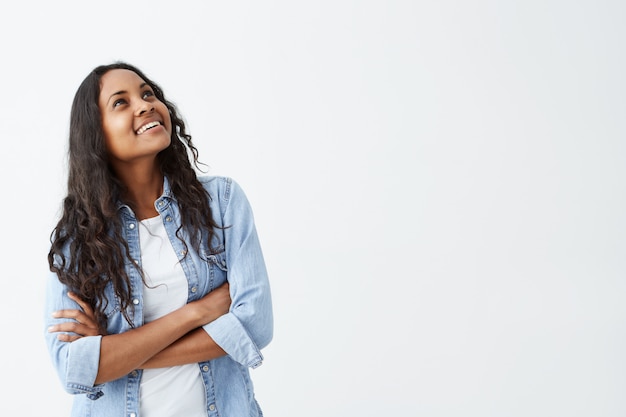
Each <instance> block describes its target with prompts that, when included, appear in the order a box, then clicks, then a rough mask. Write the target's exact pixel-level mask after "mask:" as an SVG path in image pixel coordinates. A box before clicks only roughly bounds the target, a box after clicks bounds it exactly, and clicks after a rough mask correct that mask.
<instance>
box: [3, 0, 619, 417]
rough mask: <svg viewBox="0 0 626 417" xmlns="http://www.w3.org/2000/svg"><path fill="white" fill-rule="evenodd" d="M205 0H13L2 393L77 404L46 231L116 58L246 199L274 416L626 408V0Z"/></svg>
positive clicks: (265, 385)
mask: <svg viewBox="0 0 626 417" xmlns="http://www.w3.org/2000/svg"><path fill="white" fill-rule="evenodd" d="M190 3H191V2H177V3H172V2H171V1H153V2H149V3H144V2H137V3H136V2H128V1H117V0H115V1H109V2H105V3H103V2H99V3H91V2H79V1H67V2H48V1H25V2H19V3H18V2H11V3H3V5H2V6H0V39H1V40H0V55H1V56H2V65H0V74H1V75H2V76H1V77H0V92H1V93H0V96H1V97H2V99H1V100H0V125H1V126H2V134H1V135H2V136H1V138H2V142H1V143H2V157H1V158H2V164H0V170H1V171H0V172H1V174H2V178H3V186H2V191H3V192H2V195H3V196H4V202H3V204H2V205H1V207H2V208H1V210H2V221H3V227H4V232H3V238H4V239H3V240H4V244H3V251H2V264H3V265H4V273H3V274H2V278H3V283H4V284H3V287H2V288H3V297H2V300H3V302H2V303H0V317H1V318H0V320H1V325H2V329H3V331H4V335H3V338H2V340H3V350H2V353H3V354H2V355H1V356H0V369H2V375H3V378H4V382H5V384H4V385H3V386H4V388H3V390H2V401H0V415H3V416H5V415H6V416H8V415H22V416H41V415H45V416H48V417H57V416H58V417H61V416H67V415H68V412H69V408H70V403H71V397H70V396H69V395H68V394H65V392H64V391H63V390H62V389H61V385H60V383H59V380H58V378H57V376H56V374H55V372H54V371H53V369H52V366H51V364H50V360H49V357H48V354H47V352H46V350H45V347H44V342H43V321H42V303H43V294H44V288H43V285H44V277H45V275H46V271H47V261H46V255H47V251H48V244H49V241H48V238H49V234H50V232H51V230H52V227H53V226H54V224H55V222H56V220H57V216H58V214H59V208H60V203H61V199H62V198H63V196H64V191H65V181H66V178H65V175H66V168H65V163H66V160H65V152H66V142H67V131H68V121H69V112H70V106H71V101H72V98H73V95H74V92H75V91H76V89H77V87H78V85H79V84H80V82H81V81H82V80H83V78H84V77H85V76H86V75H87V73H88V72H89V71H90V70H91V69H92V68H93V67H95V66H97V65H99V64H103V63H110V62H112V61H114V60H117V59H122V60H126V61H128V62H130V63H132V64H135V65H137V66H139V67H140V68H141V69H143V70H144V71H145V72H146V74H147V75H148V76H150V77H151V78H153V79H154V80H156V81H157V82H158V83H159V84H161V86H162V87H163V88H164V90H165V93H166V94H167V96H168V97H169V98H170V99H171V100H172V101H174V102H175V103H176V104H178V106H179V109H180V111H181V113H182V114H183V115H184V117H185V120H186V121H187V124H188V127H189V130H190V132H191V134H192V135H193V138H194V140H195V142H196V144H197V146H198V148H199V150H200V157H201V160H202V161H203V162H205V163H206V164H207V165H208V173H209V174H215V175H228V176H231V177H233V178H234V179H236V180H237V181H238V182H239V183H240V184H241V185H242V187H243V188H244V190H245V191H246V193H247V195H248V198H249V199H250V201H251V203H252V206H253V209H254V212H255V217H256V221H257V228H258V231H259V234H260V238H261V242H262V246H263V250H264V253H265V256H266V263H267V265H268V270H269V272H270V278H271V284H272V289H273V297H274V307H275V337H274V340H273V342H272V344H271V345H270V346H268V347H267V349H265V351H264V355H265V362H264V364H263V366H261V367H260V368H258V369H256V370H254V371H252V377H253V380H254V381H255V384H256V392H257V397H258V400H259V402H260V404H261V406H262V408H263V409H264V412H265V415H266V416H268V417H269V416H272V417H280V416H285V417H287V416H290V417H291V416H298V417H309V416H311V417H313V416H320V415H324V416H337V417H339V416H342V417H343V416H361V417H365V416H418V415H419V416H429V417H430V416H446V417H447V416H460V417H461V416H462V417H470V416H477V417H504V416H533V417H540V416H546V417H554V416H568V417H576V416H580V417H583V416H584V417H587V416H606V417H609V416H611V417H612V416H615V417H617V416H624V415H626V400H625V397H624V392H625V390H626V360H625V356H624V352H625V351H626V336H625V332H624V330H625V325H626V303H625V302H624V296H625V295H626V280H625V279H624V275H625V273H626V261H625V256H624V252H625V250H626V239H625V232H626V221H625V220H624V213H625V212H626V193H625V188H624V178H626V163H625V162H626V141H625V139H626V128H625V123H624V115H625V114H626V99H625V97H626V82H625V77H624V74H625V73H626V59H625V58H626V56H625V55H626V52H625V51H626V48H625V40H626V30H625V29H624V20H625V18H626V6H625V3H623V2H618V1H603V0H593V1H592V0H578V1H577V0H574V1H556V0H542V1H534V0H531V1H526V0H524V1H523V0H517V1H483V0H480V1H471V2H470V1H462V0H447V1H446V0H444V1H400V0H385V1H347V0H333V1H315V2H303V1H269V2H254V1H234V2H209V1H207V2H194V3H193V5H191V4H190ZM226 417H228V416H226Z"/></svg>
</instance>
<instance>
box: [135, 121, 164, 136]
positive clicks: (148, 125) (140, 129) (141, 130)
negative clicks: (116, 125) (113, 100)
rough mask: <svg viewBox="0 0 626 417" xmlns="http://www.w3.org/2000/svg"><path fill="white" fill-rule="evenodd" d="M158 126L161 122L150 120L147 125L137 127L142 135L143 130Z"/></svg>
mask: <svg viewBox="0 0 626 417" xmlns="http://www.w3.org/2000/svg"><path fill="white" fill-rule="evenodd" d="M157 126H161V123H160V122H150V123H146V124H145V125H143V126H141V127H140V128H139V129H137V132H136V133H137V134H138V135H141V134H142V133H143V132H145V131H147V130H150V129H152V128H153V127H157Z"/></svg>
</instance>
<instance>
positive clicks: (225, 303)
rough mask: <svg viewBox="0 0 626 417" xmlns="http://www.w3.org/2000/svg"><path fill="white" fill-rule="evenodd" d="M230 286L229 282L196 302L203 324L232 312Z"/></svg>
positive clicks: (195, 305) (194, 303)
mask: <svg viewBox="0 0 626 417" xmlns="http://www.w3.org/2000/svg"><path fill="white" fill-rule="evenodd" d="M230 303H231V299H230V286H229V284H228V281H226V282H225V283H223V284H222V285H220V286H219V287H217V288H215V289H214V290H213V291H211V292H210V293H208V294H207V295H205V296H204V297H202V298H201V299H199V300H197V301H194V302H192V303H190V304H193V305H194V307H196V309H197V312H198V313H199V314H200V315H201V317H202V320H201V321H202V324H203V325H204V324H208V323H210V322H212V321H213V320H215V319H217V318H218V317H220V316H223V315H224V314H226V313H228V311H229V310H230Z"/></svg>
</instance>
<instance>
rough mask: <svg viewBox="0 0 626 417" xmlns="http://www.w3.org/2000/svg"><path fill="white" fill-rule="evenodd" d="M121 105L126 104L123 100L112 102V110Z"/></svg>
mask: <svg viewBox="0 0 626 417" xmlns="http://www.w3.org/2000/svg"><path fill="white" fill-rule="evenodd" d="M122 104H126V100H125V99H123V98H118V99H117V100H115V101H114V102H113V108H116V107H117V106H121V105H122Z"/></svg>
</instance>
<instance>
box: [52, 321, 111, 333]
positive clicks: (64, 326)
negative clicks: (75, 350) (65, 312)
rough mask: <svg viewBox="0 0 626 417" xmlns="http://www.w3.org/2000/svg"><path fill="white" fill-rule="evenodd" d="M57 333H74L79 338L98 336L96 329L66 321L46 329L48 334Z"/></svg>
mask: <svg viewBox="0 0 626 417" xmlns="http://www.w3.org/2000/svg"><path fill="white" fill-rule="evenodd" d="M58 332H65V333H76V334H77V335H81V336H97V335H98V334H99V333H98V329H97V328H93V327H90V326H86V325H84V324H81V323H78V322H76V321H67V322H64V323H59V324H55V325H52V326H50V327H48V333H58Z"/></svg>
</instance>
